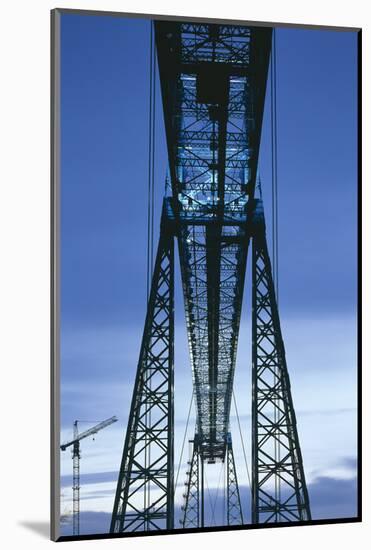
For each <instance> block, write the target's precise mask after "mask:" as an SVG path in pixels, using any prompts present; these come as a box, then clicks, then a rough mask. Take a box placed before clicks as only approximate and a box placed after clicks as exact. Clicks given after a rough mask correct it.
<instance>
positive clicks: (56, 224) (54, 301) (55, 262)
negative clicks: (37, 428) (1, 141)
mask: <svg viewBox="0 0 371 550" xmlns="http://www.w3.org/2000/svg"><path fill="white" fill-rule="evenodd" d="M50 18H51V20H50V32H51V34H50V92H51V94H50V264H51V276H50V298H51V304H50V321H51V322H50V329H51V332H50V378H51V386H50V400H51V407H50V412H51V415H50V464H51V468H50V475H51V480H50V538H51V540H53V541H57V540H59V537H60V533H59V519H60V498H59V495H60V461H59V453H58V452H57V449H59V445H60V407H59V404H60V384H59V373H60V369H59V357H60V354H59V339H60V336H59V311H60V307H59V305H60V303H59V301H60V292H59V290H60V280H59V250H60V247H59V239H60V230H59V228H60V219H59V193H60V181H59V177H60V154H59V137H60V10H59V9H54V10H51V12H50Z"/></svg>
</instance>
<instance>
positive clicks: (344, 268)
mask: <svg viewBox="0 0 371 550" xmlns="http://www.w3.org/2000/svg"><path fill="white" fill-rule="evenodd" d="M360 46H361V31H360V29H355V28H335V27H321V26H318V27H314V26H309V25H308V26H303V25H301V26H299V25H285V24H281V23H280V24H277V25H276V24H274V23H262V22H249V21H232V20H231V21H227V20H225V21H221V20H216V19H197V18H192V17H191V15H190V17H189V18H188V17H176V16H174V17H170V16H166V17H165V16H151V15H136V14H123V13H111V12H93V11H91V12H90V11H79V10H67V9H56V10H53V11H52V510H51V513H52V538H53V540H59V541H62V540H75V539H87V538H113V537H124V536H135V535H153V534H156V533H157V534H158V533H166V534H172V533H184V532H197V531H213V530H214V531H215V530H233V529H250V528H265V527H275V526H283V525H284V526H291V525H307V524H312V525H315V524H320V523H331V522H332V523H334V522H355V521H360V520H361V509H360V503H361V495H360V476H361V471H360V460H361V457H360V452H359V451H360V439H359V438H360V435H359V434H360V432H359V424H360V412H359V411H360V407H359V396H360V364H359V358H360V341H359V340H360V339H359V336H358V319H359V317H360V309H359V307H360V306H359V292H360V291H359V284H358V283H359V275H358V273H359V265H358V264H359V262H360V258H359V255H358V238H359V237H358V226H359V223H360V219H359V216H360V214H359V213H358V211H359V204H360V202H359V201H360V197H359V195H360V190H359V189H360V181H359V180H360V175H359V173H360V168H359V166H360V162H359V160H360V156H359V155H360V154H359V148H360V137H359V136H360V132H359V118H360V106H359V94H360V91H359V90H360V69H359V60H360V55H361V53H360ZM246 536H248V533H247V534H246Z"/></svg>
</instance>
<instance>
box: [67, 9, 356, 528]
mask: <svg viewBox="0 0 371 550" xmlns="http://www.w3.org/2000/svg"><path fill="white" fill-rule="evenodd" d="M276 37H277V38H276V39H277V108H278V113H277V116H278V121H277V122H278V178H279V216H280V218H279V219H280V226H279V239H280V241H279V245H280V247H279V260H280V267H279V276H280V314H281V323H282V329H283V334H284V338H285V345H286V352H287V359H288V367H289V371H290V376H291V382H292V389H293V398H294V403H295V406H296V411H297V417H298V423H299V435H300V438H301V446H302V451H303V456H304V466H305V470H306V475H307V479H308V483H309V491H310V496H312V515H313V517H341V516H344V515H348V516H349V515H350V516H351V515H355V514H356V509H355V490H356V484H355V474H356V469H355V458H356V261H357V259H356V200H357V185H356V181H357V180H356V177H357V169H356V147H357V142H356V135H357V134H356V131H357V130H356V118H357V117H356V42H357V38H356V33H353V32H335V31H333V32H330V31H313V30H299V29H278V30H277V34H276ZM61 51H62V54H61V56H62V58H61V63H62V66H61V70H62V80H61V82H62V84H61V86H62V89H61V98H62V100H61V101H62V107H61V108H62V111H61V132H62V133H61V160H62V162H61V165H62V168H61V182H62V184H61V418H62V426H61V429H62V440H65V439H68V437H69V436H70V435H71V433H72V423H73V421H74V420H75V419H79V420H94V421H95V420H101V419H104V418H107V417H109V416H112V415H113V414H115V415H117V416H118V418H119V421H118V422H117V423H116V424H114V425H112V426H111V427H109V428H107V429H106V430H104V431H102V432H101V433H100V434H99V435H97V437H96V438H95V441H93V440H85V441H84V444H83V445H82V461H81V470H82V473H83V475H84V476H85V477H83V480H84V483H83V485H82V489H81V497H82V504H81V510H82V513H83V515H82V523H81V532H84V529H85V531H87V530H89V529H90V532H91V531H92V530H93V531H94V530H96V529H97V530H100V531H102V530H103V531H104V530H107V529H108V523H107V521H108V520H107V518H108V517H109V516H108V514H109V512H110V511H111V509H112V498H113V491H114V488H115V476H116V475H117V468H118V465H119V462H120V459H121V453H122V444H123V437H124V430H125V426H126V422H127V415H128V403H129V402H130V398H131V391H132V384H133V379H134V374H135V369H136V363H137V359H138V352H139V345H140V340H141V334H142V329H143V321H144V316H145V303H146V205H147V203H146V201H147V182H148V180H147V177H148V175H147V155H148V137H147V135H148V88H149V83H148V74H149V71H148V67H149V58H148V56H149V22H148V21H146V20H136V19H124V18H112V17H98V16H91V15H90V16H89V15H73V14H64V15H63V16H62V48H61ZM157 99H158V102H157V122H156V137H157V140H156V178H155V186H156V210H155V217H156V222H157V223H155V229H156V236H157V235H158V226H159V223H158V222H159V214H160V205H161V199H162V196H163V193H164V181H165V174H166V167H167V153H166V145H165V138H164V131H163V119H162V107H161V103H160V101H159V99H160V90H159V87H158V89H157ZM259 172H260V174H261V179H262V190H263V199H264V202H265V210H266V217H267V225H268V233H269V235H270V209H271V192H270V186H271V158H270V112H269V93H268V97H267V102H266V111H265V117H264V125H263V134H262V145H261V154H260V162H259ZM250 277H251V272H250V270H249V272H248V274H247V280H246V284H247V285H248V284H249V278H250ZM176 278H177V290H176V380H175V394H176V409H175V420H176V424H175V438H176V445H175V447H176V449H177V448H179V447H180V443H181V440H182V438H183V435H184V428H185V418H186V414H187V410H188V406H189V401H190V396H191V372H190V366H189V361H188V349H187V343H186V335H185V329H184V312H183V301H182V296H181V293H180V285H179V266H178V265H176ZM247 288H249V287H247ZM249 294H250V292H249V291H247V292H246V293H245V303H244V307H243V316H242V322H241V333H240V342H239V351H238V358H237V368H236V388H237V390H236V398H237V402H238V407H239V413H240V416H241V422H242V428H243V432H244V434H245V445H246V448H247V453H248V456H249V455H250V431H249V422H250V416H249V412H250V384H249V382H250V355H251V353H250V345H251V344H250V332H251V331H250V321H249V308H250V296H249ZM191 424H192V429H193V423H191ZM88 425H89V424H85V425H84V426H86V427H87V426H88ZM231 431H232V437H233V438H234V446H235V453H236V463H237V470H238V475H239V481H240V485H241V486H242V487H243V489H242V491H243V494H245V495H246V498H245V499H244V509H245V510H246V516H247V514H248V506H249V504H248V490H247V487H246V486H247V475H246V468H245V466H244V462H243V459H242V447H241V443H240V441H239V436H238V431H237V426H236V419H235V415H234V411H233V410H232V417H231ZM191 435H192V433H191V430H190V433H189V436H190V437H191ZM186 459H187V455H186V456H185V457H183V464H182V466H181V470H180V476H179V480H180V482H179V490H178V491H177V493H176V502H177V505H179V504H180V502H181V499H180V495H181V493H182V484H183V480H184V465H185V460H186ZM178 461H179V456H176V463H177V462H178ZM61 467H62V504H61V505H62V512H65V513H66V514H68V513H70V512H71V509H72V505H71V488H70V486H71V479H70V477H69V476H70V475H71V473H72V460H71V456H70V453H69V452H65V453H62V462H61ZM209 470H210V471H208V472H207V476H208V484H209V487H210V491H211V492H212V491H215V490H216V486H217V481H218V479H217V478H218V476H219V471H218V469H217V468H215V467H214V468H212V467H210V468H209ZM216 515H217V514H216ZM210 521H211V518H210ZM63 532H64V533H65V534H68V533H71V525H70V523H67V524H65V525H64V527H63Z"/></svg>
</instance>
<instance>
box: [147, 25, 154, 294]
mask: <svg viewBox="0 0 371 550" xmlns="http://www.w3.org/2000/svg"><path fill="white" fill-rule="evenodd" d="M149 40H150V44H149V116H148V199H147V200H148V202H147V302H148V299H149V293H150V289H151V278H152V274H153V258H154V256H153V250H154V248H153V243H154V209H155V138H156V60H155V45H154V32H153V22H152V21H151V22H150V38H149Z"/></svg>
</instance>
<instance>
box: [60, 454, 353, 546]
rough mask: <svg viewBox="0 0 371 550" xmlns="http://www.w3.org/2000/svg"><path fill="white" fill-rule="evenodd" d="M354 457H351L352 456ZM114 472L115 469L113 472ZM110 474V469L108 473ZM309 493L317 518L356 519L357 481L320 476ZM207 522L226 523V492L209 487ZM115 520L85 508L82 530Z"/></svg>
mask: <svg viewBox="0 0 371 550" xmlns="http://www.w3.org/2000/svg"><path fill="white" fill-rule="evenodd" d="M349 460H351V459H349ZM111 473H112V472H111ZM107 474H109V472H107ZM308 492H309V498H310V504H311V510H312V518H313V519H315V520H316V519H340V518H352V517H356V515H357V480H356V478H352V479H335V478H331V477H326V476H322V477H318V478H317V479H316V480H315V481H314V482H313V483H310V484H309V485H308ZM240 496H241V502H242V507H243V515H244V522H245V523H246V524H248V523H250V521H251V520H250V506H251V499H250V490H249V488H248V487H246V486H241V487H240ZM205 500H206V524H207V525H219V526H220V525H225V523H226V522H225V519H224V518H225V513H224V499H223V493H222V491H217V489H215V488H214V489H209V490H208V489H206V491H205ZM181 517H182V512H181V509H180V506H176V508H175V527H178V526H179V519H180V518H181ZM110 521H111V514H110V513H107V512H94V511H84V512H81V514H80V533H81V534H95V533H107V532H108V531H109V525H110ZM61 534H62V535H67V536H68V535H71V534H72V517H71V516H67V517H66V516H65V517H64V518H63V522H62V523H61Z"/></svg>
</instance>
